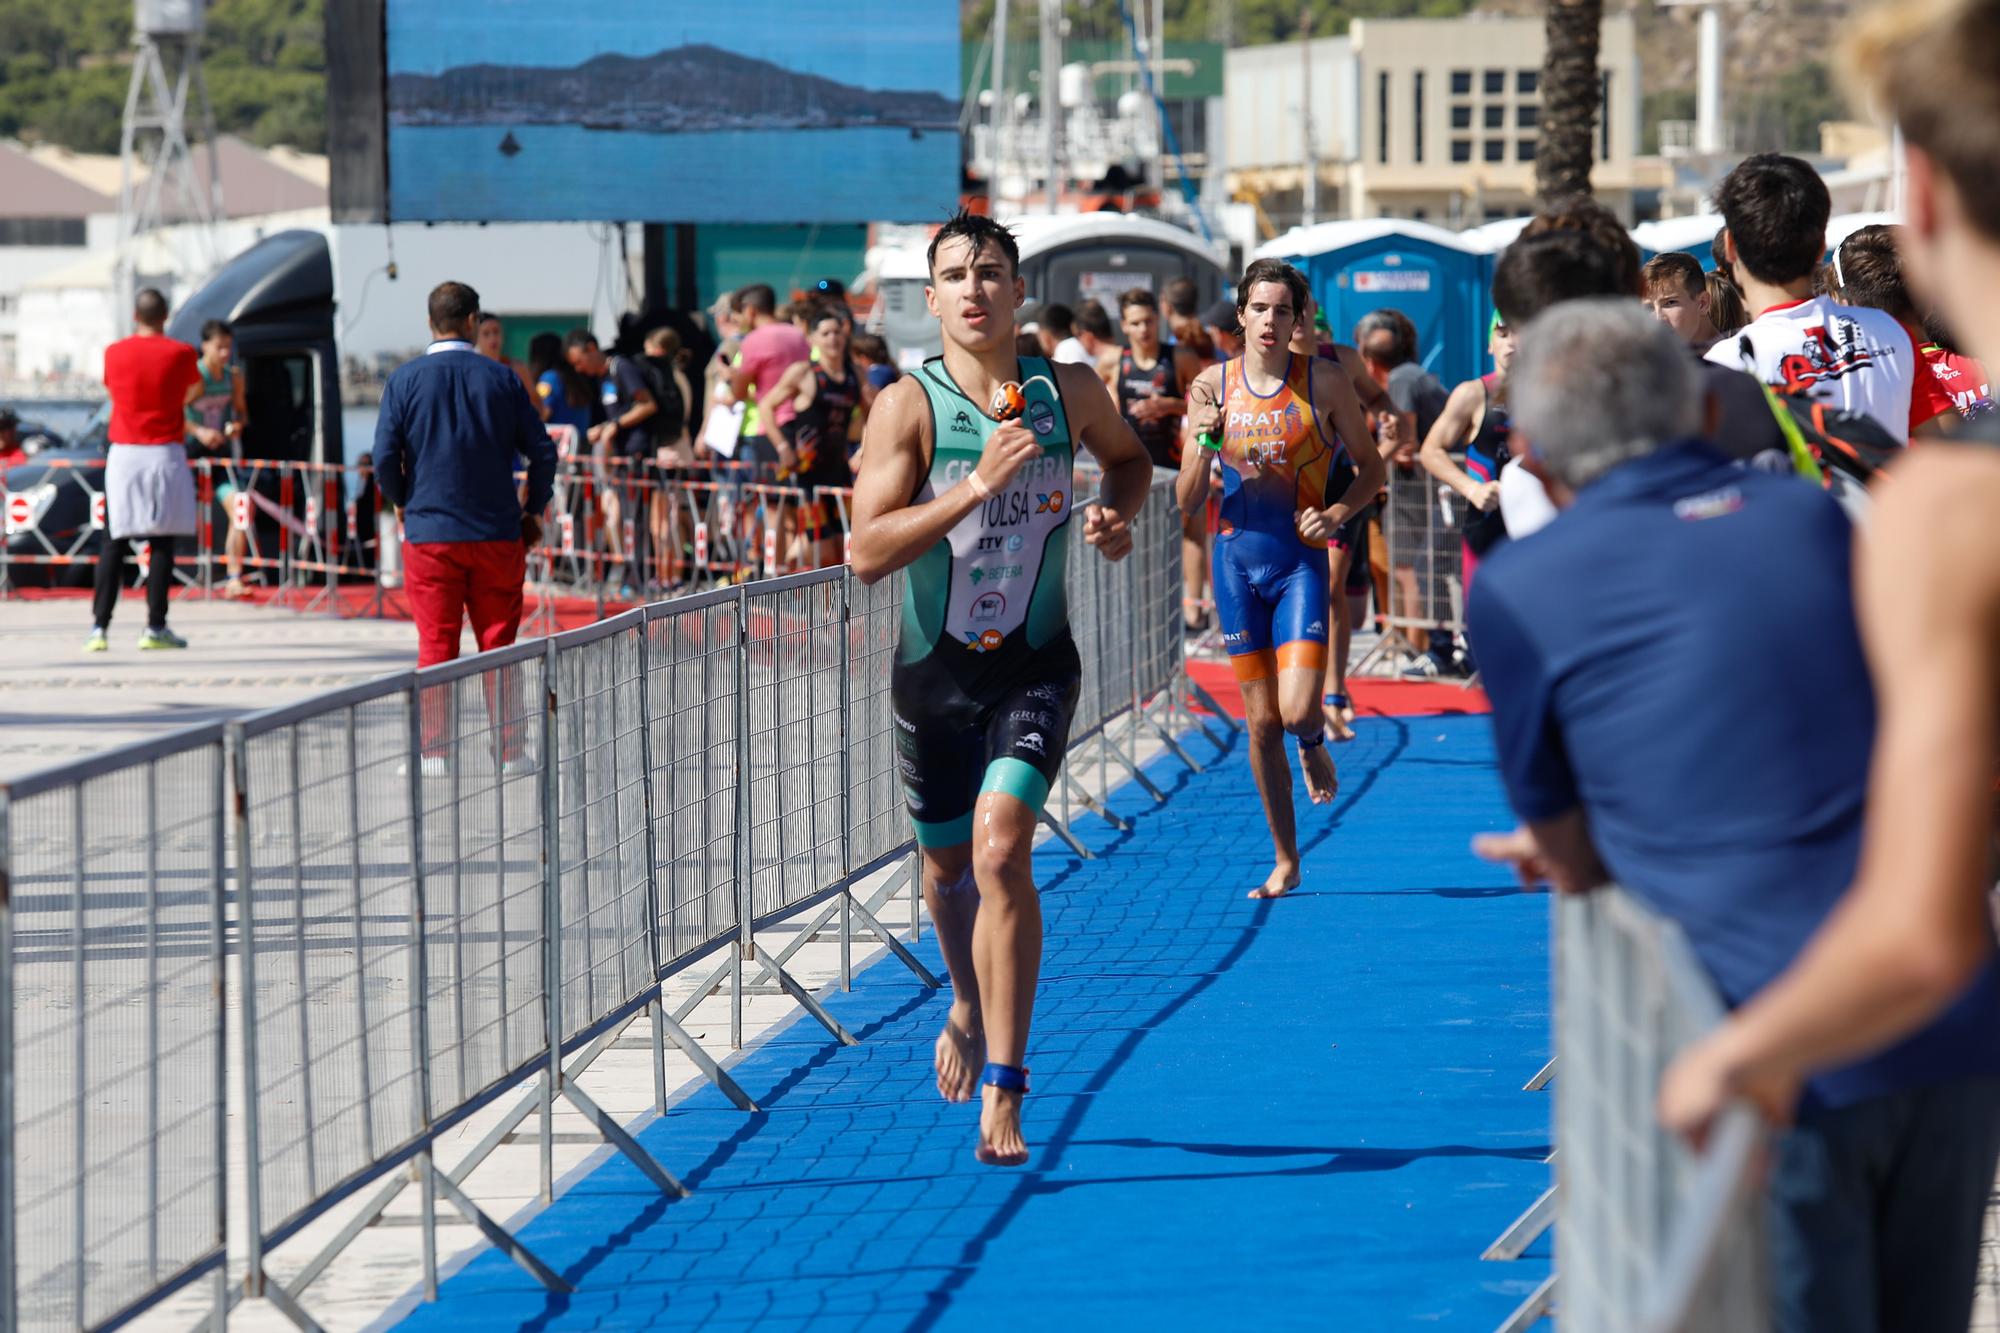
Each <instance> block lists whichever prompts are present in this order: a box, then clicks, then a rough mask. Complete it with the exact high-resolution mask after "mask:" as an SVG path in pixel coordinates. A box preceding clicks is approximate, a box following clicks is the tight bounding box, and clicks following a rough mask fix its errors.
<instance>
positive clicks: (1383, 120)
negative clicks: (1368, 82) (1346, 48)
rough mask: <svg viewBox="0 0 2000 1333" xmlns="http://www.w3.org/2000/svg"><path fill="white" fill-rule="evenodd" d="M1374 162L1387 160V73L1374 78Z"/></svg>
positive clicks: (1386, 71)
mask: <svg viewBox="0 0 2000 1333" xmlns="http://www.w3.org/2000/svg"><path fill="white" fill-rule="evenodd" d="M1375 160H1376V161H1377V162H1387V161H1388V160H1389V71H1388V70H1386V69H1385V70H1383V71H1382V72H1381V73H1380V74H1378V75H1376V76H1375Z"/></svg>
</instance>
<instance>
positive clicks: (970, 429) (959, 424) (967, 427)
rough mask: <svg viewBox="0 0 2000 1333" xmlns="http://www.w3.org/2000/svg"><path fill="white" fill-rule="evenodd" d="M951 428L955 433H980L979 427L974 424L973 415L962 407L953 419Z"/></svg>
mask: <svg viewBox="0 0 2000 1333" xmlns="http://www.w3.org/2000/svg"><path fill="white" fill-rule="evenodd" d="M951 429H952V433H953V434H955V435H977V434H979V428H978V427H977V426H974V425H973V424H972V418H971V416H970V415H968V414H967V413H966V411H965V409H963V408H960V409H959V413H958V415H957V416H955V417H953V418H952V419H951Z"/></svg>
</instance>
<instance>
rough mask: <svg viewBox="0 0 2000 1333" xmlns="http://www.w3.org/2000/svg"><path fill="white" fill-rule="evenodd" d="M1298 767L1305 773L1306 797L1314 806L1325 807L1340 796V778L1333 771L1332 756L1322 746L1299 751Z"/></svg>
mask: <svg viewBox="0 0 2000 1333" xmlns="http://www.w3.org/2000/svg"><path fill="white" fill-rule="evenodd" d="M1299 767H1301V768H1303V769H1304V770H1305V771H1306V795H1308V796H1310V797H1312V803H1313V804H1314V805H1325V804H1326V803H1327V802H1328V801H1330V800H1332V799H1333V798H1334V797H1335V796H1337V795H1339V794H1340V778H1339V776H1338V775H1337V774H1335V773H1334V771H1333V756H1332V755H1330V754H1328V753H1327V752H1326V747H1325V746H1324V745H1315V746H1313V747H1312V748H1311V749H1301V750H1300V751H1299Z"/></svg>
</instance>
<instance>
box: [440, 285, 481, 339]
mask: <svg viewBox="0 0 2000 1333" xmlns="http://www.w3.org/2000/svg"><path fill="white" fill-rule="evenodd" d="M478 313H479V293H478V292H475V291H473V290H472V288H470V287H468V286H466V285H465V284H464V283H462V282H441V283H439V284H438V285H437V286H435V287H433V288H431V299H430V319H431V329H432V331H433V332H436V333H451V332H455V331H456V330H458V329H461V328H464V327H465V321H466V320H468V319H471V318H472V317H473V316H474V315H476V314H478Z"/></svg>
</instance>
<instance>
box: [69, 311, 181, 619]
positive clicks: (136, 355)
mask: <svg viewBox="0 0 2000 1333" xmlns="http://www.w3.org/2000/svg"><path fill="white" fill-rule="evenodd" d="M132 322H133V324H134V325H136V326H137V327H135V328H134V330H133V333H132V336H131V337H129V338H121V339H120V340H118V341H117V342H115V343H113V344H111V346H109V347H107V348H105V349H104V387H105V389H106V390H107V391H108V392H109V393H110V395H111V428H110V441H111V451H110V454H109V456H108V457H107V458H106V460H105V465H104V507H105V522H106V524H107V530H106V532H105V544H104V552H103V554H102V555H101V556H99V557H98V561H97V596H96V598H95V600H94V605H93V607H92V610H93V612H94V614H95V617H96V623H95V626H94V627H93V628H92V629H91V631H90V637H89V638H88V639H87V640H85V641H84V645H83V650H84V651H85V652H87V653H101V652H103V651H104V650H105V649H107V648H109V647H110V646H111V642H110V637H109V635H110V630H111V613H112V611H114V610H115V609H117V606H118V592H119V589H121V588H122V587H124V584H125V561H126V558H127V557H129V556H130V555H131V554H132V543H133V542H134V541H144V542H147V543H148V544H149V547H150V553H151V554H150V559H151V565H150V568H149V569H148V570H147V573H146V632H145V634H143V635H141V636H140V638H139V646H140V647H141V648H145V649H153V648H185V647H187V640H185V639H183V638H181V637H180V636H179V635H177V634H175V633H174V632H173V631H172V630H170V629H168V628H167V591H168V589H170V588H171V587H172V586H173V580H174V539H175V538H176V537H192V536H194V525H195V500H194V474H193V473H191V472H190V471H188V465H187V449H186V446H185V444H184V440H185V438H186V435H187V406H188V404H189V403H191V402H193V401H194V399H195V397H196V396H197V395H198V394H200V393H201V367H200V366H199V364H197V360H196V357H195V350H194V348H192V347H189V346H188V345H187V344H186V343H182V342H175V341H174V340H173V339H172V338H169V337H167V336H166V333H165V329H166V327H167V298H166V297H164V296H162V295H160V293H159V292H157V291H155V290H154V289H153V288H151V287H148V288H146V289H145V290H144V291H141V292H140V293H139V299H138V301H137V302H136V303H135V304H134V306H133V310H132Z"/></svg>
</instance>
